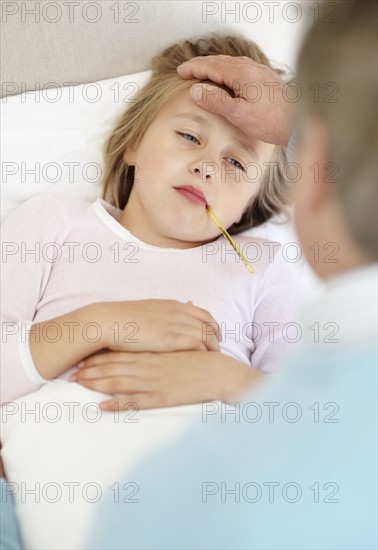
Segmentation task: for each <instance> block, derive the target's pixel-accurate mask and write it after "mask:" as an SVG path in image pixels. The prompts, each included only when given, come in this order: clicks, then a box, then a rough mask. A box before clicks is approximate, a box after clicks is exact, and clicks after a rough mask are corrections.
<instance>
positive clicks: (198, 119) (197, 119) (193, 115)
mask: <svg viewBox="0 0 378 550" xmlns="http://www.w3.org/2000/svg"><path fill="white" fill-rule="evenodd" d="M175 118H189V119H190V120H194V122H198V124H203V125H204V126H211V124H210V122H209V121H208V120H207V118H204V117H202V116H201V115H197V114H196V113H191V112H188V113H180V114H178V115H175Z"/></svg>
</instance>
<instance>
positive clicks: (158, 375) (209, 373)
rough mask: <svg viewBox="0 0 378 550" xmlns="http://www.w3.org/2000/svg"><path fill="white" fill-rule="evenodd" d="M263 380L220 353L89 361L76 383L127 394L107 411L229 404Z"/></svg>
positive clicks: (114, 355)
mask: <svg viewBox="0 0 378 550" xmlns="http://www.w3.org/2000/svg"><path fill="white" fill-rule="evenodd" d="M260 378H263V375H261V374H260V373H259V372H258V371H257V370H255V369H252V368H251V367H249V366H247V365H244V364H243V363H241V362H239V361H237V360H236V359H232V358H231V357H229V356H228V355H224V354H223V353H218V352H201V351H181V352H173V353H127V352H108V353H101V354H100V355H94V356H92V357H89V358H88V359H86V360H85V361H84V366H83V367H81V368H80V369H79V370H78V372H76V373H75V374H74V375H72V377H71V381H75V382H78V383H79V384H82V385H83V386H85V387H87V388H89V389H91V390H94V391H98V392H102V393H112V394H123V395H118V396H117V398H115V399H112V400H110V401H105V402H103V403H101V408H103V409H104V410H120V411H122V410H126V409H127V407H128V406H130V404H133V405H135V407H136V408H137V409H154V408H159V407H172V406H175V405H185V404H190V403H203V402H206V401H213V400H222V401H227V400H229V399H232V398H233V397H234V396H236V395H238V394H239V393H241V392H242V391H243V390H244V389H245V388H246V387H247V386H248V385H249V384H252V383H253V382H255V381H259V380H260Z"/></svg>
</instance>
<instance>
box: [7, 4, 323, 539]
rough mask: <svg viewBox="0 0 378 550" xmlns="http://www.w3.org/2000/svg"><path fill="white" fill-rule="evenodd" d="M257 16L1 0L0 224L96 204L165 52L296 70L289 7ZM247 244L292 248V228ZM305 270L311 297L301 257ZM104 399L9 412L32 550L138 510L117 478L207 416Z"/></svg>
mask: <svg viewBox="0 0 378 550" xmlns="http://www.w3.org/2000/svg"><path fill="white" fill-rule="evenodd" d="M247 4H249V5H250V6H249V7H248V6H247ZM252 4H257V3H250V2H249V3H248V2H237V3H236V2H221V3H217V2H200V1H192V2H190V1H173V0H172V1H162V2H156V1H141V2H124V1H114V2H108V1H107V0H105V1H101V2H100V1H97V2H86V1H83V0H80V1H76V2H47V1H38V2H33V1H27V2H21V1H12V2H2V10H3V30H2V36H1V47H2V73H1V79H2V83H1V94H2V137H3V146H2V184H1V185H2V187H1V191H2V210H1V215H2V220H5V219H6V218H7V216H8V215H9V214H10V213H11V212H12V211H13V210H14V209H15V208H17V206H19V205H20V204H22V203H23V202H24V201H26V200H27V199H28V198H30V197H32V196H34V195H36V194H38V193H41V192H44V191H47V190H49V191H53V192H57V193H63V194H68V195H75V196H80V197H82V198H85V199H87V200H94V199H95V198H96V197H98V196H99V195H100V193H101V174H102V167H103V163H102V155H101V146H102V144H103V142H104V140H105V139H106V137H107V135H108V133H109V131H110V129H111V128H112V126H113V123H114V120H115V119H116V118H117V116H118V115H119V113H120V112H121V111H123V110H124V109H125V107H126V106H127V104H129V103H130V102H132V100H133V95H134V94H135V93H136V92H137V91H138V90H139V88H140V87H141V86H142V85H143V83H144V82H145V81H146V79H147V78H148V75H149V71H148V69H149V60H150V59H151V57H152V56H153V55H154V54H155V53H157V52H159V51H160V50H161V49H162V48H163V47H164V46H167V45H169V44H170V43H173V42H175V41H176V40H181V39H183V38H185V37H187V38H196V37H198V36H200V35H203V34H205V33H210V32H212V31H218V32H221V33H225V32H228V31H230V32H233V33H235V32H242V33H243V34H245V35H246V36H248V37H250V38H252V39H254V40H256V41H257V42H258V43H259V44H260V45H261V46H262V47H263V48H264V49H265V50H266V51H267V53H268V55H269V56H270V57H271V58H273V59H275V60H276V61H277V62H279V63H281V64H287V65H289V66H293V62H294V58H295V52H296V49H297V47H298V43H299V41H300V37H301V35H302V33H303V26H302V25H301V22H300V21H297V24H296V25H293V24H292V23H293V21H294V19H292V18H293V17H294V16H293V15H292V14H291V12H289V11H286V15H285V12H284V11H283V9H282V6H281V7H280V9H279V10H278V11H276V17H275V19H274V20H271V16H270V12H269V10H267V7H266V6H265V7H264V11H262V12H261V14H260V15H261V16H260V18H258V17H257V16H258V15H259V11H258V8H256V6H255V7H253V6H252V7H251V5H252ZM264 4H267V3H264ZM281 4H282V5H284V4H287V2H282V3H281ZM289 4H290V3H289ZM291 4H293V3H291ZM247 9H248V11H246V10H247ZM252 9H254V10H257V11H254V12H252V11H251V10H252ZM259 9H260V8H259ZM243 10H244V11H243ZM256 14H257V15H256ZM289 16H290V17H289ZM290 18H291V19H290ZM248 234H252V235H255V236H259V237H263V238H268V239H272V240H276V241H279V242H286V243H289V242H294V243H297V238H296V235H295V232H294V230H293V227H292V226H291V224H276V223H269V224H265V225H264V226H261V227H260V228H257V229H255V230H253V231H250V232H249V233H248ZM298 270H300V271H301V273H302V276H303V277H304V279H305V280H306V284H307V285H308V287H309V288H311V289H314V288H316V280H315V279H314V277H313V275H312V274H311V273H310V271H309V268H308V266H307V265H306V264H305V262H304V261H303V259H301V260H300V261H299V262H298ZM103 397H105V396H103V395H101V394H98V393H96V392H92V391H90V390H88V389H85V388H83V387H81V386H79V385H77V384H75V385H69V384H67V383H65V382H64V381H61V380H54V381H51V382H50V383H49V384H46V385H45V386H43V387H42V388H41V389H40V390H39V391H38V392H34V393H33V394H30V395H28V396H26V397H25V398H23V399H22V401H15V402H14V403H10V404H8V405H6V406H4V407H3V408H2V409H1V422H2V426H1V441H2V444H3V449H2V456H3V460H4V463H5V468H6V472H7V475H8V479H9V494H14V497H15V502H16V512H17V515H18V519H19V522H20V528H21V534H22V537H23V541H24V544H25V547H26V548H33V549H36V548H38V549H42V548H46V549H47V548H48V549H52V548H54V549H58V548H60V549H65V550H68V549H74V548H76V549H77V548H81V547H85V541H86V539H87V537H88V533H89V532H90V529H91V525H92V524H93V521H95V519H94V518H95V516H96V513H97V511H98V507H99V506H100V504H101V501H102V499H103V497H105V496H106V494H109V492H110V491H111V492H112V493H113V494H114V495H115V496H116V495H117V494H118V497H121V498H126V499H127V502H129V503H130V505H132V502H133V501H135V499H137V484H136V481H135V480H133V479H132V477H131V478H130V481H129V483H128V484H127V486H126V487H121V488H120V487H118V486H117V483H118V482H117V480H119V479H123V478H124V477H125V475H127V474H128V472H132V469H133V466H134V465H135V464H136V463H137V462H138V461H140V460H141V459H142V458H143V457H144V456H145V455H146V454H147V453H151V452H153V451H155V450H156V449H158V448H159V447H160V446H162V445H164V444H166V443H168V442H170V441H172V440H173V439H174V438H175V437H177V435H178V434H180V433H182V431H183V430H185V429H186V427H187V426H188V424H190V422H191V420H192V418H193V417H194V416H195V415H196V416H197V415H201V414H202V408H201V405H190V406H186V407H171V408H166V409H159V410H151V411H138V414H137V415H136V414H135V411H133V410H132V409H130V410H129V411H126V412H123V413H120V414H117V413H116V412H114V414H104V413H102V414H101V411H100V410H99V408H98V405H97V404H98V402H99V401H100V400H102V398H103ZM52 441H53V442H54V444H53V445H51V444H50V445H49V444H48V442H50V443H51V442H52ZM125 441H127V445H126V444H125ZM115 442H117V444H115ZM110 448H111V449H112V452H111V453H109V452H108V449H110ZM31 450H32V451H31ZM93 457H96V459H95V460H94V459H93ZM133 499H134V500H133Z"/></svg>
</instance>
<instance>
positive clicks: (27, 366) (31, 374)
mask: <svg viewBox="0 0 378 550" xmlns="http://www.w3.org/2000/svg"><path fill="white" fill-rule="evenodd" d="M32 325H33V322H28V323H22V327H21V330H20V338H19V341H18V351H19V354H20V360H21V365H22V367H23V369H24V372H25V374H26V376H27V377H28V378H29V380H30V381H31V382H32V383H33V384H37V385H38V386H41V384H46V382H49V380H46V378H43V376H41V374H40V372H39V371H38V370H37V368H36V366H35V364H34V361H33V357H32V354H31V351H30V343H29V337H30V327H31V326H32ZM25 336H26V337H25Z"/></svg>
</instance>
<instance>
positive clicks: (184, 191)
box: [174, 187, 207, 207]
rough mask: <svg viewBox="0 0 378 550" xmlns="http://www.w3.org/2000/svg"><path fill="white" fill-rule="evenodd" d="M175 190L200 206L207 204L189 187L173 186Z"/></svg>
mask: <svg viewBox="0 0 378 550" xmlns="http://www.w3.org/2000/svg"><path fill="white" fill-rule="evenodd" d="M174 189H176V191H178V192H179V193H180V194H181V195H184V197H186V198H187V199H189V200H190V201H192V202H195V203H197V204H200V205H201V206H205V207H206V206H207V202H206V200H205V199H203V198H202V197H199V196H198V195H195V194H194V193H192V192H191V191H189V189H186V188H183V187H175V188H174Z"/></svg>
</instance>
